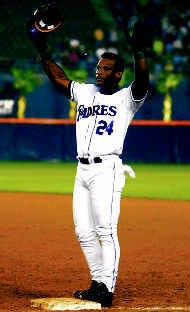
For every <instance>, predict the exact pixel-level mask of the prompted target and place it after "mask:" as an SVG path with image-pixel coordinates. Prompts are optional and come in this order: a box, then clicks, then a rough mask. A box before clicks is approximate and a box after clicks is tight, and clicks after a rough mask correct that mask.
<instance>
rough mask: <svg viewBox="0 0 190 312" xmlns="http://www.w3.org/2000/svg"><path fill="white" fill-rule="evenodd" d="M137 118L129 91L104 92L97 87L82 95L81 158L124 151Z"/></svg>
mask: <svg viewBox="0 0 190 312" xmlns="http://www.w3.org/2000/svg"><path fill="white" fill-rule="evenodd" d="M132 117H133V113H132V111H131V108H130V101H129V90H128V89H127V88H124V89H122V90H120V91H118V92H116V93H114V94H112V95H104V94H101V93H99V92H97V91H96V90H95V89H94V88H91V89H89V90H86V92H84V94H81V96H79V97H78V105H77V117H76V131H77V151H78V155H79V156H80V157H85V156H88V155H90V156H97V155H107V154H121V152H122V148H123V141H124V138H125V135H126V131H127V128H128V125H129V123H130V121H131V119H132Z"/></svg>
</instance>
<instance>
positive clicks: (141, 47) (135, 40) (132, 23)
mask: <svg viewBox="0 0 190 312" xmlns="http://www.w3.org/2000/svg"><path fill="white" fill-rule="evenodd" d="M128 36H129V41H130V43H131V46H132V49H133V53H134V54H137V53H138V54H139V53H140V52H141V53H144V52H145V47H146V42H145V36H146V33H145V25H144V23H143V21H142V20H141V19H139V18H138V17H136V16H133V17H132V18H131V19H130V20H129V23H128Z"/></svg>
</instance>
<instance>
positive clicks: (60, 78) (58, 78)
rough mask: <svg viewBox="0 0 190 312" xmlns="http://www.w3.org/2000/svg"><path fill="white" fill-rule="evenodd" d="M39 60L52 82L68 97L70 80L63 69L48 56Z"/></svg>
mask: <svg viewBox="0 0 190 312" xmlns="http://www.w3.org/2000/svg"><path fill="white" fill-rule="evenodd" d="M41 62H42V65H43V68H44V71H45V73H46V74H47V76H48V77H49V79H50V80H51V81H52V82H53V84H54V85H55V86H56V87H57V88H58V89H59V90H60V91H62V92H63V94H64V95H65V96H68V97H70V95H71V93H70V86H71V80H70V79H69V78H68V77H67V75H66V73H65V71H64V70H63V69H62V68H61V67H60V66H59V65H58V64H56V63H55V62H54V61H53V60H51V59H50V58H45V59H43V58H42V61H41Z"/></svg>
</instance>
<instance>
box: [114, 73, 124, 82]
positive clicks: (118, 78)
mask: <svg viewBox="0 0 190 312" xmlns="http://www.w3.org/2000/svg"><path fill="white" fill-rule="evenodd" d="M122 74H123V72H121V71H118V72H116V73H115V78H116V79H117V80H120V79H121V77H122Z"/></svg>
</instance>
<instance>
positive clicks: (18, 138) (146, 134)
mask: <svg viewBox="0 0 190 312" xmlns="http://www.w3.org/2000/svg"><path fill="white" fill-rule="evenodd" d="M189 137H190V121H189V120H172V121H169V122H163V121H162V120H134V121H133V122H132V124H131V126H130V127H129V130H128V133H127V136H126V139H125V142H124V148H123V154H122V158H123V160H124V161H128V162H161V163H189V162H190V152H189V151H190V139H189ZM0 159H1V160H8V159H11V160H19V159H20V160H29V159H31V160H69V161H72V160H75V159H76V139H75V121H74V120H70V119H46V118H23V119H18V118H1V119H0Z"/></svg>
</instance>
